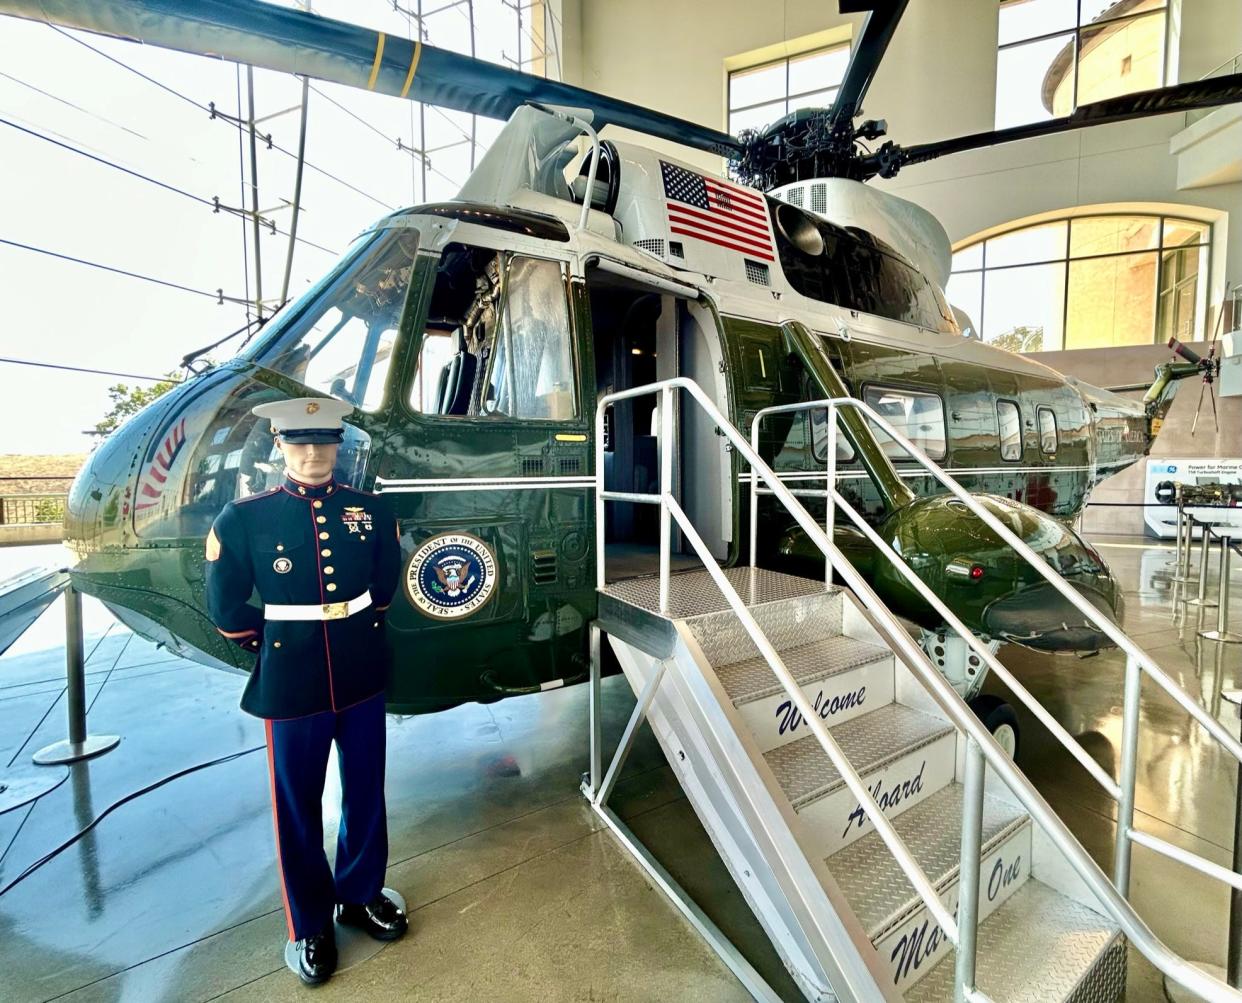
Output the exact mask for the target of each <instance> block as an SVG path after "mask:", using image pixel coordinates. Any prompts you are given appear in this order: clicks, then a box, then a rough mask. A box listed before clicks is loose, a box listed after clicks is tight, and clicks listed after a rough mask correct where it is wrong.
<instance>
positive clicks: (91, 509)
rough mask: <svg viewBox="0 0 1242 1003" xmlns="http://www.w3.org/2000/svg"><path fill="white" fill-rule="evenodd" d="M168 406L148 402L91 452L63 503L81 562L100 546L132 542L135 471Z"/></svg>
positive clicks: (68, 536) (70, 542)
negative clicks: (153, 404) (142, 409)
mask: <svg viewBox="0 0 1242 1003" xmlns="http://www.w3.org/2000/svg"><path fill="white" fill-rule="evenodd" d="M163 411H164V408H162V407H152V406H149V407H148V408H146V409H145V410H144V411H141V412H139V413H138V414H136V415H134V416H133V417H132V418H130V419H129V420H128V421H127V422H125V423H124V424H123V425H121V427H120V428H118V429H116V430H115V431H114V432H112V433H111V434H110V435H109V436H108V437H107V438H106V439H104V440H103V442H101V443H100V444H99V445H98V446H96V447H95V450H94V451H93V452H92V453H91V454H90V456H88V457H87V460H86V463H84V464H83V466H82V469H81V470H79V471H78V475H77V477H75V478H74V480H73V484H72V486H71V487H70V488H69V498H68V500H67V502H66V504H65V542H66V544H67V545H68V546H69V549H70V550H71V551H72V552H73V553H74V555H75V557H76V563H77V565H78V566H81V565H82V563H83V562H84V561H86V560H87V559H88V558H89V557H90V556H91V555H95V554H98V553H100V552H101V551H102V550H105V549H108V550H111V549H114V548H118V547H124V546H126V545H128V544H132V543H133V542H134V537H133V509H134V506H135V505H136V504H137V499H136V497H135V491H136V490H137V480H136V477H135V471H137V470H138V469H139V467H140V465H141V462H142V458H143V453H144V451H145V449H146V446H147V443H148V442H149V440H150V438H151V436H152V434H154V430H155V427H156V425H157V424H158V421H159V417H160V415H161V414H162V413H163Z"/></svg>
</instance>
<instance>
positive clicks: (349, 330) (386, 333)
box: [245, 226, 418, 411]
mask: <svg viewBox="0 0 1242 1003" xmlns="http://www.w3.org/2000/svg"><path fill="white" fill-rule="evenodd" d="M417 249H418V231H417V230H416V229H413V228H411V227H407V226H393V227H383V228H380V229H378V230H374V231H371V232H370V233H368V234H365V235H364V236H363V237H361V238H359V240H358V242H357V243H356V244H355V245H354V247H353V248H351V249H350V251H349V252H348V253H347V254H346V255H345V257H343V258H342V259H341V262H340V263H339V264H338V265H337V267H336V268H335V269H334V270H333V271H332V272H331V273H330V274H329V275H328V277H327V278H326V279H325V280H324V281H323V282H322V283H320V284H319V285H318V286H317V287H316V288H314V289H312V290H310V291H309V292H308V293H306V295H304V296H303V297H302V299H301V300H300V301H299V302H298V303H296V304H294V305H293V306H292V307H291V308H290V310H289V312H288V314H286V315H285V316H286V317H287V318H288V319H287V320H283V323H281V324H280V326H279V328H278V329H276V330H273V331H270V332H268V333H267V336H266V337H264V338H263V339H262V340H261V341H259V342H258V343H257V344H256V345H255V347H254V348H253V349H251V350H250V351H249V352H247V353H245V356H246V357H247V358H250V359H253V360H254V361H255V362H257V363H259V364H260V365H262V366H264V367H266V368H267V369H271V370H274V371H275V372H278V373H282V374H284V375H285V376H289V377H291V378H292V379H295V380H297V381H298V382H299V383H301V384H303V385H304V386H306V387H308V388H309V389H311V390H314V391H318V392H319V393H323V394H328V395H330V396H332V397H336V398H338V399H340V400H343V401H346V402H348V403H349V404H352V405H354V406H355V407H357V408H360V409H361V410H363V411H376V410H378V409H379V407H380V405H381V403H382V401H383V393H384V384H385V381H386V379H387V375H388V366H389V363H390V361H391V358H392V352H393V348H394V346H395V344H396V340H397V329H398V326H399V324H400V321H401V309H402V306H403V305H404V303H405V294H406V290H407V289H408V288H409V284H410V273H411V272H412V270H413V267H414V254H415V251H417ZM282 319H283V318H282ZM275 323H276V322H275V321H274V322H273V324H274V325H275Z"/></svg>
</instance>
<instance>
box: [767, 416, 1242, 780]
mask: <svg viewBox="0 0 1242 1003" xmlns="http://www.w3.org/2000/svg"><path fill="white" fill-rule="evenodd" d="M828 405H832V406H833V407H834V408H838V407H853V408H855V409H856V410H858V411H861V412H862V413H863V414H864V415H866V417H867V418H869V419H870V420H871V421H872V422H874V423H875V424H876V425H877V426H879V428H880V429H881V430H882V431H883V432H885V433H886V434H887V435H889V436H890V437H891V438H892V439H893V441H894V442H896V443H897V444H898V445H899V446H901V447H902V449H904V450H905V451H906V452H907V453H909V454H910V455H911V456H912V457H913V458H914V459H915V460H916V461H918V463H919V465H920V466H922V467H923V468H924V469H925V470H926V471H927V472H928V473H930V474H931V475H932V476H933V477H934V478H935V479H936V480H937V481H939V482H940V483H941V484H942V485H943V486H944V487H945V488H947V489H948V490H949V492H950V493H951V494H953V495H954V496H955V497H956V498H957V499H958V500H959V501H961V502H962V503H963V504H964V505H965V506H966V507H967V508H968V509H970V511H971V512H973V513H974V514H975V515H976V516H978V517H979V518H980V519H981V520H982V521H983V524H984V525H985V526H987V527H988V528H989V529H990V530H992V532H994V533H995V534H996V535H997V536H999V537H1000V538H1001V539H1002V540H1004V541H1005V542H1006V543H1008V544H1009V546H1010V547H1012V548H1013V549H1014V550H1016V551H1017V552H1018V553H1019V554H1020V555H1021V556H1022V557H1023V559H1025V560H1026V562H1027V563H1028V564H1029V565H1031V567H1033V568H1034V569H1035V570H1036V571H1038V572H1039V573H1040V574H1041V575H1043V577H1044V578H1045V579H1046V580H1047V581H1048V583H1049V584H1050V585H1052V586H1053V588H1055V589H1056V590H1057V591H1058V592H1060V593H1061V595H1062V596H1064V597H1065V598H1066V599H1067V600H1069V602H1070V604H1071V605H1073V606H1074V607H1075V608H1076V609H1077V610H1078V611H1079V612H1080V613H1081V614H1082V615H1083V616H1084V617H1086V618H1087V619H1088V620H1089V621H1090V622H1091V623H1092V624H1093V625H1094V626H1096V627H1098V628H1099V630H1100V631H1101V632H1102V633H1104V634H1106V635H1107V636H1108V638H1109V640H1111V641H1112V642H1113V643H1114V644H1115V645H1117V647H1118V648H1120V649H1121V650H1122V651H1124V652H1125V653H1126V655H1127V657H1129V658H1132V659H1134V661H1135V662H1136V663H1138V665H1139V666H1140V667H1141V668H1142V669H1143V671H1145V672H1146V673H1147V674H1148V675H1149V676H1151V678H1152V679H1153V680H1154V681H1155V682H1156V684H1157V685H1159V686H1160V688H1161V689H1163V690H1164V691H1165V692H1166V693H1167V694H1168V695H1169V696H1170V697H1172V698H1173V701H1174V703H1176V704H1178V705H1179V706H1180V707H1181V708H1182V709H1183V710H1184V711H1186V713H1188V714H1189V715H1190V716H1191V717H1193V718H1194V719H1195V720H1196V721H1198V722H1199V723H1200V724H1201V725H1202V726H1203V727H1204V728H1206V729H1207V731H1208V733H1209V734H1211V736H1212V737H1213V738H1215V739H1216V740H1217V741H1218V742H1220V744H1221V745H1223V746H1224V747H1225V748H1226V749H1227V750H1228V751H1229V753H1230V755H1232V756H1233V757H1234V759H1236V760H1238V761H1239V762H1242V742H1239V741H1238V740H1237V739H1236V738H1234V737H1233V736H1232V735H1230V734H1229V732H1228V731H1226V730H1225V729H1224V727H1223V726H1222V725H1221V723H1220V722H1219V721H1217V720H1216V719H1215V718H1214V717H1212V716H1211V715H1210V714H1208V712H1207V711H1205V710H1204V709H1203V708H1202V707H1201V706H1199V704H1198V703H1196V702H1195V700H1194V698H1193V697H1191V696H1190V694H1188V693H1187V692H1186V691H1185V690H1183V689H1182V688H1181V687H1180V686H1179V685H1178V684H1177V683H1176V682H1174V681H1173V679H1171V678H1170V677H1169V675H1168V674H1167V673H1166V672H1165V671H1164V670H1163V669H1162V668H1160V666H1159V665H1158V664H1157V663H1156V662H1155V661H1154V660H1153V659H1152V657H1151V656H1150V655H1148V654H1147V652H1145V651H1144V650H1143V649H1142V648H1140V647H1139V646H1138V645H1137V644H1135V643H1134V641H1133V640H1132V639H1131V638H1130V637H1129V635H1127V634H1126V633H1125V632H1124V631H1123V630H1122V629H1121V628H1120V627H1119V626H1117V624H1116V623H1115V622H1114V621H1113V620H1112V619H1111V618H1109V617H1107V616H1105V615H1104V614H1103V613H1101V612H1100V611H1099V610H1098V609H1097V608H1096V607H1095V606H1093V605H1092V604H1091V603H1089V602H1088V601H1087V600H1086V599H1084V598H1083V597H1082V595H1081V594H1080V593H1079V592H1078V591H1077V590H1076V589H1075V588H1074V587H1073V586H1072V585H1070V584H1069V582H1067V581H1066V580H1065V579H1064V578H1063V577H1062V576H1061V574H1060V573H1059V572H1058V571H1057V570H1056V569H1055V568H1053V567H1052V565H1051V564H1049V563H1048V562H1047V561H1046V560H1044V559H1043V558H1042V557H1040V556H1039V555H1038V554H1037V553H1035V551H1033V550H1032V549H1031V548H1030V547H1029V546H1027V544H1026V543H1025V542H1023V541H1022V540H1021V539H1020V538H1019V537H1018V536H1016V535H1015V534H1014V533H1013V531H1012V530H1010V529H1009V528H1008V527H1007V526H1006V525H1005V524H1004V523H1003V522H1001V521H1000V520H999V519H997V518H996V516H994V515H993V514H992V513H991V512H989V511H988V510H987V509H986V508H985V507H984V506H983V505H981V504H980V503H979V501H978V500H977V499H976V498H975V497H974V496H973V495H971V493H970V492H969V491H967V490H966V489H965V488H963V487H962V486H961V485H960V484H958V483H957V481H955V480H954V479H953V478H952V477H950V476H949V475H948V474H946V473H945V472H944V471H943V470H942V469H941V468H940V467H938V466H936V464H935V463H933V462H932V460H931V459H930V458H929V457H928V456H927V454H926V453H924V452H923V451H922V450H921V449H919V447H918V446H916V445H915V444H914V443H913V442H911V441H910V440H909V439H907V438H906V437H905V436H904V435H902V434H901V433H900V432H899V431H897V429H895V428H894V427H893V426H892V425H890V424H889V423H888V421H886V420H885V419H884V418H883V417H882V416H881V415H879V414H877V413H876V411H875V410H874V409H873V408H871V407H870V406H869V405H867V404H866V403H865V402H863V401H860V400H857V399H856V398H853V397H837V398H829V399H825V400H819V401H806V402H802V403H798V404H784V405H777V406H774V407H769V408H764V409H763V410H761V411H759V412H758V413H757V414H756V415H755V417H754V419H753V421H752V423H751V429H752V436H756V437H757V434H758V423H759V422H760V420H761V419H762V418H763V417H765V416H766V415H769V414H774V413H777V412H787V411H798V410H804V409H812V408H814V409H820V408H825V407H827V406H828ZM756 442H757V438H756ZM752 483H753V481H752ZM834 493H835V488H834ZM754 517H755V516H754V513H753V512H752V514H751V519H752V521H753V520H754Z"/></svg>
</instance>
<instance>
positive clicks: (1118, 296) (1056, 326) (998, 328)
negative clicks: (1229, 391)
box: [947, 213, 1211, 352]
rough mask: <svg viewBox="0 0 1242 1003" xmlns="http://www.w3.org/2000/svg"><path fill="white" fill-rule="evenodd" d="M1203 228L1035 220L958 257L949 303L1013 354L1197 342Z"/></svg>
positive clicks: (1094, 218) (1112, 219)
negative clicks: (1172, 340) (962, 311)
mask: <svg viewBox="0 0 1242 1003" xmlns="http://www.w3.org/2000/svg"><path fill="white" fill-rule="evenodd" d="M1210 232H1211V228H1210V226H1209V225H1208V224H1207V223H1202V222H1198V221H1196V220H1191V219H1181V218H1178V217H1176V216H1160V215H1147V214H1139V213H1126V214H1118V215H1091V216H1075V217H1072V218H1069V219H1054V220H1041V221H1040V222H1038V223H1034V224H1031V225H1028V226H1017V227H1015V228H1013V229H1011V230H1006V231H1004V232H1002V233H998V234H996V235H994V236H991V237H988V238H986V239H984V240H977V241H974V242H973V243H970V244H967V245H966V246H964V247H962V248H960V249H959V250H958V251H957V252H955V253H954V255H953V274H952V275H951V276H950V277H949V285H948V289H947V294H948V298H949V302H951V303H952V304H953V305H954V306H957V307H959V308H960V309H962V310H964V311H966V313H967V314H968V315H969V316H970V319H971V320H972V321H973V322H974V325H975V330H976V331H977V332H978V333H979V334H980V336H981V337H982V338H983V340H984V341H988V342H992V343H993V344H997V345H1000V346H1001V347H1003V348H1007V349H1010V350H1011V351H1017V352H1052V351H1058V350H1060V349H1072V348H1107V347H1112V346H1118V345H1150V344H1154V343H1157V342H1164V341H1167V340H1168V339H1169V338H1170V337H1174V336H1176V337H1177V338H1178V339H1179V340H1182V341H1194V340H1197V339H1198V338H1199V337H1201V335H1202V329H1203V324H1204V316H1205V313H1206V311H1205V307H1204V305H1205V300H1206V294H1207V273H1208V267H1207V259H1208V240H1209V235H1210Z"/></svg>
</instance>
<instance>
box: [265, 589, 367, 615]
mask: <svg viewBox="0 0 1242 1003" xmlns="http://www.w3.org/2000/svg"><path fill="white" fill-rule="evenodd" d="M370 605H371V590H370V589H367V590H366V591H365V592H363V593H362V595H360V596H357V597H356V598H354V599H349V600H347V601H346V602H329V603H324V604H322V605H320V604H318V603H312V604H305V605H294V606H281V605H279V604H273V603H267V604H266V605H265V606H264V607H263V615H264V617H266V618H267V619H268V620H344V619H345V618H346V617H347V616H353V615H354V614H355V613H357V612H359V611H360V610H364V609H366V608H367V607H368V606H370Z"/></svg>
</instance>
